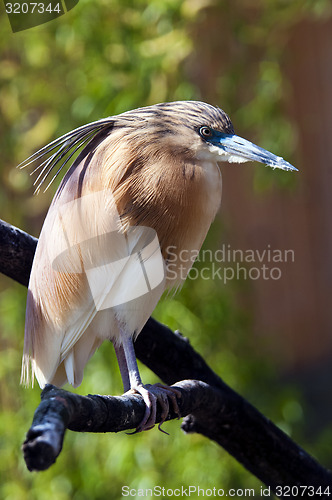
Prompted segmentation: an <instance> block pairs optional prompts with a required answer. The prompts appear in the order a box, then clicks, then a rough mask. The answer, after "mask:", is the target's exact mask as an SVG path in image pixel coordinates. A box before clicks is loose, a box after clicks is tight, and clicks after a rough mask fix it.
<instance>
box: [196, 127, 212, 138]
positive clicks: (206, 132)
mask: <svg viewBox="0 0 332 500" xmlns="http://www.w3.org/2000/svg"><path fill="white" fill-rule="evenodd" d="M199 133H200V136H201V137H203V139H207V138H209V137H212V135H213V134H212V130H211V129H210V128H209V127H201V128H200V129H199Z"/></svg>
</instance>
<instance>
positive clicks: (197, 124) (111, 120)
mask: <svg viewBox="0 0 332 500" xmlns="http://www.w3.org/2000/svg"><path fill="white" fill-rule="evenodd" d="M75 154H76V156H74V155H75ZM73 156H74V159H73V161H72V164H71V165H70V167H69V168H68V170H67V172H66V173H65V175H64V176H63V178H62V181H61V183H60V184H59V187H58V189H57V190H56V193H55V195H54V198H53V200H52V203H51V205H50V208H49V210H48V213H47V215H46V218H45V221H44V224H43V227H42V230H41V233H40V237H39V241H38V244H37V249H36V253H35V257H34V260H33V265H32V270H31V275H30V281H29V287H28V295H27V305H26V321H25V336H24V351H23V359H22V372H21V382H22V383H23V384H26V385H29V384H30V383H32V384H33V381H34V379H35V378H36V379H37V381H38V383H39V385H40V387H41V388H43V387H45V385H46V384H53V385H55V386H57V387H61V386H63V385H64V384H65V383H69V384H71V385H72V386H74V387H77V386H79V385H80V383H81V382H82V379H83V372H84V367H85V365H86V364H87V362H88V360H89V359H90V358H91V356H92V355H93V354H94V352H95V351H96V349H98V348H99V347H100V345H101V344H102V343H103V342H104V341H105V340H109V341H111V342H112V343H113V345H114V349H115V352H116V356H117V360H118V364H119V369H120V373H121V377H122V381H123V387H124V392H125V393H127V392H128V391H130V392H132V393H137V394H140V395H141V396H142V397H143V399H144V402H145V414H144V417H143V419H142V421H141V422H140V424H139V425H138V426H137V428H136V432H140V431H143V430H148V429H150V428H152V427H153V426H154V425H155V423H156V409H157V403H158V402H159V404H160V405H161V409H162V416H161V423H163V422H164V421H165V419H166V418H167V415H168V412H169V409H170V405H172V407H173V409H174V410H175V411H176V412H177V413H179V410H178V398H179V397H180V393H179V391H177V390H176V389H175V388H171V387H167V386H163V385H161V384H154V385H148V384H147V385H145V384H143V382H142V379H141V376H140V373H139V369H138V366H137V361H136V356H135V350H134V340H135V338H136V337H137V336H138V335H139V333H140V332H141V330H142V328H143V326H144V324H145V323H146V321H147V320H148V318H149V317H150V315H151V314H152V312H153V310H154V309H155V307H156V305H157V303H158V301H159V300H160V298H161V296H162V295H163V293H164V292H165V290H172V289H173V290H177V289H178V288H180V287H181V285H182V284H183V282H184V280H185V278H186V276H187V274H188V272H189V271H190V268H191V266H192V264H193V262H194V260H195V257H196V256H197V254H198V251H199V250H200V248H201V246H202V243H203V241H204V239H205V237H206V234H207V232H208V230H209V228H210V225H211V223H212V221H213V220H214V218H215V216H216V213H217V211H218V209H219V206H220V202H221V192H222V179H221V168H222V166H224V164H227V163H230V164H231V163H243V162H247V161H256V162H260V163H263V164H266V165H268V166H271V167H272V168H279V169H282V170H288V171H296V170H297V169H296V168H295V167H294V166H292V165H291V164H290V163H288V162H287V161H285V160H284V159H283V158H281V157H279V156H276V155H274V154H272V153H270V152H269V151H267V150H265V149H263V148H260V147H258V146H256V145H255V144H253V143H251V142H250V141H248V140H246V139H244V138H242V137H239V136H237V135H235V132H234V128H233V125H232V122H231V120H230V118H229V117H228V115H227V114H226V113H225V112H224V111H223V110H222V109H220V108H219V107H216V106H213V105H210V104H207V103H204V102H200V101H175V102H166V103H160V104H154V105H151V106H147V107H142V108H138V109H135V110H131V111H126V112H123V113H121V114H118V115H115V116H111V117H108V118H103V119H100V120H98V121H95V122H92V123H89V124H87V125H83V126H81V127H79V128H77V129H75V130H73V131H71V132H68V133H67V134H65V135H63V136H62V137H60V138H58V139H56V140H54V141H53V142H51V143H50V144H48V145H47V146H45V147H43V148H42V149H40V150H39V151H37V152H36V153H34V154H33V155H32V156H30V157H29V158H28V159H27V160H25V161H24V162H23V163H22V164H21V165H20V167H21V168H24V167H26V166H28V165H30V164H35V165H37V166H36V168H35V169H34V171H33V173H36V172H37V173H38V176H37V178H36V180H35V185H36V191H37V192H39V191H40V189H41V188H42V186H45V185H46V189H47V188H48V187H49V185H50V184H51V183H52V182H53V181H54V179H55V178H56V177H57V176H58V174H59V172H60V171H61V169H62V168H64V167H65V165H67V164H68V162H70V161H71V160H72V158H73ZM54 170H55V173H53V172H54ZM51 174H52V176H51ZM50 178H51V180H50V181H49V182H48V180H49V179H50ZM183 251H186V252H187V253H186V255H190V256H191V258H189V259H188V258H186V259H185V261H184V262H183V261H182V260H181V255H183V253H182V254H181V252H183ZM174 255H175V258H174ZM171 256H172V258H171ZM180 269H181V272H180ZM160 425H161V424H159V428H160V429H161V427H160Z"/></svg>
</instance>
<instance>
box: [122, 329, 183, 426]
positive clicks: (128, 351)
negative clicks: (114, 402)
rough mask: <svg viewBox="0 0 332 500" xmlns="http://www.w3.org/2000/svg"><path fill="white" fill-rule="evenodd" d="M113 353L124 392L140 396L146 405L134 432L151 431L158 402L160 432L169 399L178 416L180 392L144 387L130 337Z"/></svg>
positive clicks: (153, 386)
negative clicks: (115, 356) (160, 412)
mask: <svg viewBox="0 0 332 500" xmlns="http://www.w3.org/2000/svg"><path fill="white" fill-rule="evenodd" d="M115 352H116V355H117V358H118V363H119V368H120V373H121V376H122V381H123V387H124V390H125V391H126V392H128V390H130V391H131V392H136V393H138V394H141V396H142V397H143V399H144V402H145V404H146V409H145V414H144V417H143V420H142V422H141V423H140V424H139V426H138V427H137V429H136V432H140V431H144V430H148V429H151V428H152V427H153V426H154V425H155V423H156V412H157V401H159V404H160V406H161V408H162V414H161V422H160V424H159V425H158V428H159V430H162V429H161V425H162V424H163V423H164V422H165V420H166V418H167V415H168V412H169V399H170V400H171V403H172V406H173V409H174V411H175V412H176V413H177V414H178V415H179V416H180V410H179V407H178V404H177V400H176V398H177V397H179V398H180V397H181V393H180V391H177V390H176V389H173V388H172V387H167V386H163V385H161V384H155V385H144V384H143V383H142V380H141V376H140V373H139V370H138V366H137V361H136V355H135V350H134V345H133V341H132V338H131V337H126V338H125V340H123V342H122V345H121V346H115ZM163 432H164V431H163Z"/></svg>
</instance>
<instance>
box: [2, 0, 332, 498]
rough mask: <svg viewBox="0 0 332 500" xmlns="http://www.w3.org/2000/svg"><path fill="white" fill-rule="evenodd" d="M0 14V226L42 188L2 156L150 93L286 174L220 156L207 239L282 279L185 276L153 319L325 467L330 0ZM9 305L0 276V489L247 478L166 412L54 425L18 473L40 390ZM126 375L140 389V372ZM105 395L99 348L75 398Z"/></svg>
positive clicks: (113, 390) (18, 319)
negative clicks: (294, 170) (37, 17)
mask: <svg viewBox="0 0 332 500" xmlns="http://www.w3.org/2000/svg"><path fill="white" fill-rule="evenodd" d="M1 8H2V15H1V18H0V46H1V61H0V85H1V86H0V114H1V117H0V132H1V133H0V143H1V159H0V175H1V183H0V208H1V213H0V216H1V218H2V219H4V220H6V221H7V222H9V223H11V224H14V225H16V226H18V227H20V228H22V229H24V230H25V231H27V232H30V233H31V234H33V235H35V236H38V234H39V231H40V228H41V225H42V222H43V219H44V217H45V214H46V211H47V207H48V205H49V203H50V200H51V198H52V195H53V194H54V189H55V187H53V186H52V188H51V189H50V190H49V191H48V192H47V193H45V194H39V195H38V196H33V186H32V182H33V179H32V178H31V177H30V176H29V172H28V171H25V170H17V169H15V166H16V165H17V164H19V163H20V162H21V161H23V160H24V159H25V158H26V157H28V156H29V155H30V154H31V153H32V152H34V151H35V150H36V149H38V148H40V147H42V146H43V145H44V144H46V143H47V142H50V141H51V140H53V139H54V138H56V137H58V136H60V135H61V134H63V133H65V132H67V131H69V130H71V129H73V128H75V127H78V126H80V125H82V124H84V123H87V122H89V121H93V120H97V119H99V118H101V117H104V116H108V115H113V114H117V113H120V112H122V111H125V110H128V109H132V108H135V107H139V106H144V105H149V104H153V103H156V102H162V101H171V100H181V99H185V100H187V99H200V100H204V101H207V102H210V103H211V104H216V105H219V106H220V107H222V108H223V109H224V110H225V111H226V112H227V113H229V114H230V116H231V118H232V120H233V123H234V126H235V129H236V132H237V133H238V134H239V135H243V136H245V137H246V138H248V139H250V140H253V141H255V142H256V143H259V144H260V145H261V146H262V147H265V148H267V149H270V150H271V151H273V152H274V153H276V154H279V155H282V156H284V157H285V158H287V160H289V161H291V162H292V163H293V164H296V166H297V167H298V168H299V170H300V173H299V174H296V175H292V174H290V173H287V172H286V173H285V172H281V171H272V170H271V169H270V170H268V169H266V168H264V167H262V166H257V165H256V166H251V165H250V166H249V165H248V166H228V167H224V169H223V175H224V195H223V196H224V198H223V203H222V210H221V214H220V216H218V218H217V220H216V222H215V223H214V225H213V227H212V229H211V231H210V233H209V236H208V239H207V241H206V243H205V248H208V249H213V250H216V249H218V248H220V247H221V245H223V244H226V245H227V244H229V245H231V246H232V248H242V249H248V248H252V249H256V248H257V249H260V250H263V249H264V248H266V247H267V246H268V245H271V247H272V248H281V249H283V248H293V249H294V251H295V255H296V258H295V263H286V264H283V266H282V273H283V274H282V279H281V280H279V281H278V282H271V280H270V281H269V282H267V281H265V280H263V279H262V278H261V279H259V280H257V281H256V280H255V281H253V280H241V279H239V280H233V281H232V282H230V283H228V284H226V285H225V284H224V283H222V281H221V280H217V279H215V280H212V279H211V280H194V279H192V280H188V282H187V283H186V284H185V286H184V288H183V290H182V291H181V293H179V294H178V295H177V296H176V297H175V298H173V299H172V300H163V301H162V302H161V303H160V304H159V305H158V307H157V310H156V312H155V317H156V318H157V319H159V320H160V321H163V322H165V323H166V324H167V325H169V326H170V327H171V328H173V329H179V330H180V331H181V332H182V333H183V334H184V335H186V336H187V337H189V338H190V340H191V343H192V345H193V346H194V347H195V349H197V350H198V351H199V352H200V353H201V354H202V355H203V356H204V358H205V359H206V360H207V362H208V363H209V364H210V366H211V367H212V368H213V369H214V370H215V371H216V372H217V373H218V374H219V375H220V376H221V377H222V378H223V379H224V380H225V382H227V383H228V384H229V385H231V387H233V388H234V389H235V390H236V391H238V392H240V393H241V394H242V395H243V396H245V397H246V398H248V399H249V400H250V401H251V402H252V403H253V404H254V405H255V406H256V407H257V408H258V409H259V410H260V411H262V412H263V413H264V414H265V415H266V416H268V417H269V418H271V419H272V420H273V421H274V422H275V423H277V424H278V425H280V427H281V428H282V429H284V430H285V431H286V432H287V433H289V434H290V435H291V436H292V437H293V438H294V439H295V440H296V441H297V442H298V443H299V444H301V445H302V446H303V447H304V448H306V449H307V450H308V451H309V452H311V453H313V454H314V455H315V456H316V457H317V458H318V459H319V460H320V461H321V462H322V463H323V464H324V465H325V466H327V467H329V466H330V467H331V466H332V452H331V443H332V432H331V431H332V429H331V426H330V425H329V422H330V412H331V410H329V408H330V407H331V396H329V395H328V393H329V380H330V378H331V375H330V372H329V366H330V362H331V359H332V355H331V353H332V340H331V338H330V337H331V327H332V318H331V312H330V307H329V293H328V292H330V290H331V275H332V270H331V264H329V261H330V260H331V259H330V258H329V257H330V255H331V249H332V248H331V247H332V243H331V227H330V213H331V212H330V209H331V201H330V196H329V190H328V185H329V183H330V182H331V174H330V170H328V168H329V167H331V165H330V164H331V158H332V151H331V146H330V142H331V141H329V140H328V130H329V129H330V128H329V124H330V121H331V118H328V117H329V116H332V113H330V110H332V78H331V74H332V67H331V61H332V57H331V55H332V54H331V51H332V39H331V33H332V23H331V15H332V14H331V13H332V10H331V2H330V1H327V0H326V1H325V0H306V1H303V0H301V1H299V0H293V1H291V2H289V1H287V0H268V1H266V0H265V1H263V0H261V1H259V0H257V1H255V0H244V1H237V0H233V1H232V2H228V1H223V0H220V1H212V0H186V1H180V0H150V1H148V0H136V1H135V2H133V1H129V0H121V1H120V0H98V1H97V2H93V1H92V0H80V1H79V4H78V5H77V6H76V7H75V8H74V9H72V10H71V11H70V12H69V13H67V14H65V15H64V16H62V17H60V18H58V19H56V20H54V21H51V22H49V23H47V24H44V25H42V26H39V27H36V28H32V29H29V30H26V31H21V32H18V33H15V34H13V33H12V32H11V29H10V24H9V21H8V18H7V17H6V15H5V11H4V8H3V5H2V6H1ZM324 120H325V121H324ZM328 120H329V121H328ZM331 125H332V124H331ZM328 159H330V160H329V161H328ZM313 161H314V163H315V164H314V165H313ZM313 166H314V167H315V168H314V169H313ZM322 252H324V253H322ZM231 264H232V265H235V263H234V262H233V263H231ZM203 265H205V264H204V263H197V264H196V266H197V268H198V269H199V267H200V266H203ZM25 298H26V289H24V288H23V287H22V286H20V285H18V284H16V283H14V282H12V281H11V280H10V279H8V278H6V277H4V276H1V277H0V405H1V409H0V498H1V499H3V500H24V499H29V500H42V499H47V500H52V499H54V500H55V499H56V500H67V499H75V500H85V499H89V500H97V499H98V500H101V499H105V498H108V499H116V498H120V497H121V487H122V486H124V485H128V486H130V487H131V488H151V487H154V486H155V485H160V486H165V487H166V488H178V487H181V486H182V485H183V486H184V487H186V486H188V485H197V486H200V487H202V488H213V487H216V488H224V489H225V490H227V489H228V488H243V489H244V488H251V487H253V488H257V489H258V488H259V487H260V482H259V481H258V480H256V479H255V478H253V477H252V476H251V475H250V474H249V473H248V472H246V471H245V470H244V469H243V468H242V467H241V466H240V465H239V464H237V463H236V461H235V460H234V459H233V458H231V457H229V456H228V455H227V453H226V452H225V451H224V450H222V449H221V448H219V447H218V446H217V445H216V444H215V443H212V442H209V441H208V440H207V439H205V438H203V437H201V436H198V435H197V436H196V435H189V436H186V435H184V434H183V433H182V431H180V422H177V421H176V422H170V423H167V424H166V425H165V430H167V431H168V432H169V433H170V436H166V435H165V434H162V433H160V432H158V431H157V430H153V431H150V432H145V433H143V434H140V435H134V436H128V435H126V434H125V433H122V434H119V435H111V434H110V435H92V434H84V435H83V434H82V435H80V434H74V433H71V432H68V433H67V435H66V438H65V443H64V449H63V451H62V453H61V455H60V457H59V458H58V460H57V462H56V464H55V465H54V466H53V467H51V469H50V470H48V471H46V472H42V473H38V474H37V473H32V474H31V473H29V472H28V471H27V470H26V467H25V464H24V461H23V458H22V454H21V451H20V447H21V444H22V442H23V440H24V436H25V432H26V431H27V429H28V428H29V425H30V422H31V419H32V416H33V412H34V409H35V407H36V406H37V405H38V402H39V395H40V390H39V389H38V387H35V388H34V389H28V390H27V389H23V388H22V387H20V385H19V379H20V363H21V353H22V349H23V330H24V313H25ZM141 372H142V377H143V380H144V381H145V382H153V381H155V380H156V377H155V376H154V375H153V374H152V373H151V372H149V370H147V369H146V368H145V367H143V366H142V367H141ZM121 389H122V385H121V379H120V375H119V373H118V368H117V363H116V359H115V356H114V353H113V350H112V346H111V345H107V343H105V344H104V345H103V346H102V348H101V349H100V350H99V351H98V352H97V353H96V355H95V356H94V357H93V359H92V360H91V361H90V362H89V364H88V366H87V368H86V374H85V379H84V382H83V384H82V386H81V387H80V388H79V389H78V392H79V393H81V394H86V393H105V394H119V393H121ZM329 398H330V399H329ZM132 498H134V497H132Z"/></svg>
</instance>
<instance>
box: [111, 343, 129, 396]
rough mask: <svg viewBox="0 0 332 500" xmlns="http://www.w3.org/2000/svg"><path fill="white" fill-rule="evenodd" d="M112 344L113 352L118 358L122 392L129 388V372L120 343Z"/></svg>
mask: <svg viewBox="0 0 332 500" xmlns="http://www.w3.org/2000/svg"><path fill="white" fill-rule="evenodd" d="M113 345H114V350H115V354H116V357H117V360H118V365H119V368H120V373H121V378H122V383H123V392H127V391H129V390H130V381H129V372H128V368H127V363H126V357H125V353H124V349H123V347H122V345H116V344H113Z"/></svg>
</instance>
